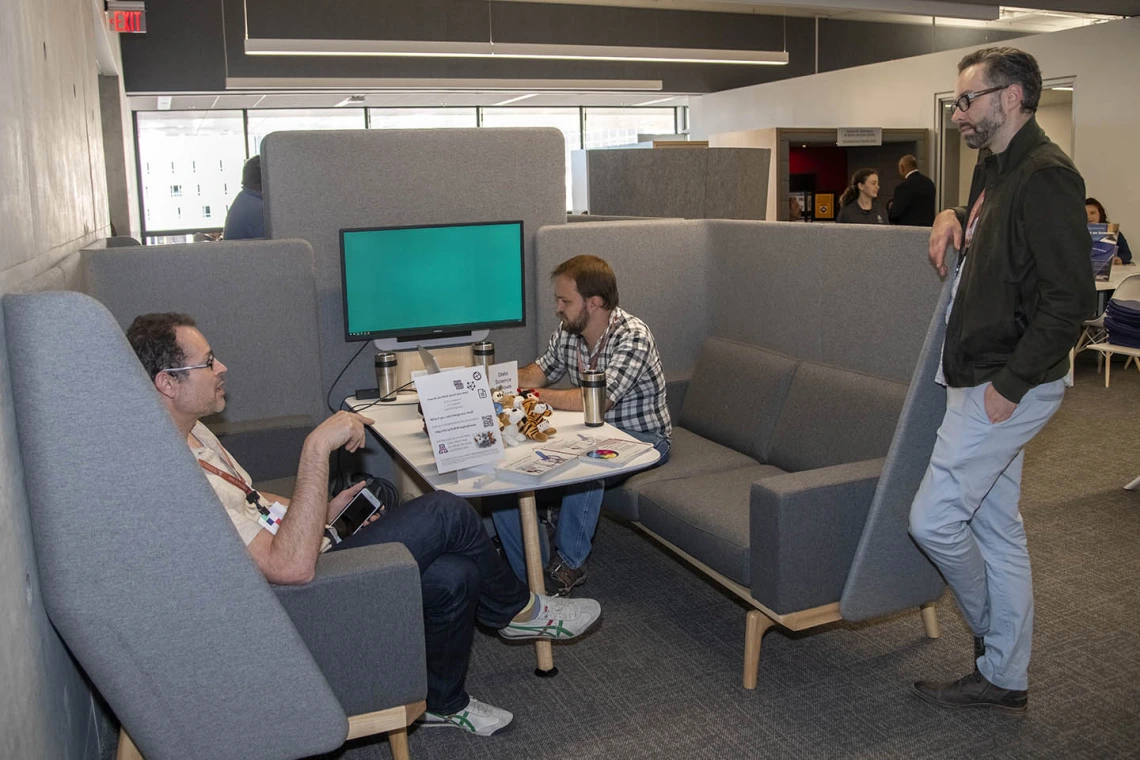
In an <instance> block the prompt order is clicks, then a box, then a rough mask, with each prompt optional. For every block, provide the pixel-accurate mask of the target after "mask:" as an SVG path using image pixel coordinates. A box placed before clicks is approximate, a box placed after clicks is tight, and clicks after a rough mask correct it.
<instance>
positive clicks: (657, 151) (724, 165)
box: [572, 146, 772, 219]
mask: <svg viewBox="0 0 1140 760" xmlns="http://www.w3.org/2000/svg"><path fill="white" fill-rule="evenodd" d="M583 156H584V157H583ZM771 162H772V152H771V151H770V150H768V149H767V148H706V147H696V146H694V147H671V148H653V149H647V148H606V149H600V150H587V151H575V153H574V160H573V161H572V165H573V172H574V177H573V181H574V199H575V200H574V205H575V208H574V211H575V212H577V213H580V212H582V211H589V213H590V214H602V215H607V216H640V217H681V218H684V219H763V218H764V217H765V215H766V213H767V208H768V192H769V188H768V170H769V167H770V166H771ZM580 204H584V206H581V205H580Z"/></svg>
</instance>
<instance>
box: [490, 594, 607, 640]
mask: <svg viewBox="0 0 1140 760" xmlns="http://www.w3.org/2000/svg"><path fill="white" fill-rule="evenodd" d="M535 604H539V605H541V611H540V612H539V614H538V617H536V618H534V619H533V620H527V621H525V622H522V623H508V624H507V627H506V628H501V629H500V630H499V635H500V636H502V637H503V638H504V639H572V638H574V637H575V636H579V635H581V634H583V633H585V632H586V629H587V628H589V627H590V626H592V625H593V624H594V621H596V620H597V619H598V618H599V617H601V614H602V605H600V604H598V603H597V602H596V601H594V600H593V599H564V598H562V597H557V596H543V595H542V594H538V595H537V601H536V602H535Z"/></svg>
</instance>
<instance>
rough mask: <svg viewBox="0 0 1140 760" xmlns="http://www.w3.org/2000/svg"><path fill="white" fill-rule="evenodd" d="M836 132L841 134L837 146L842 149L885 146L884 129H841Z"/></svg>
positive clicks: (836, 142)
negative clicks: (859, 146) (861, 146)
mask: <svg viewBox="0 0 1140 760" xmlns="http://www.w3.org/2000/svg"><path fill="white" fill-rule="evenodd" d="M836 131H837V132H838V133H839V139H837V140H836V141H835V144H836V145H838V146H840V147H851V146H854V145H882V144H883V128H882V127H840V128H839V129H838V130H836Z"/></svg>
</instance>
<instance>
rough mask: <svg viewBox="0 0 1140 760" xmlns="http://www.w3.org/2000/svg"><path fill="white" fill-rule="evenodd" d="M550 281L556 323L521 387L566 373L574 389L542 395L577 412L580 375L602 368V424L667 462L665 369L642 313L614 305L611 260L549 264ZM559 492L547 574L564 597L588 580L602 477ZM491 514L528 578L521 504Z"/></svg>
mask: <svg viewBox="0 0 1140 760" xmlns="http://www.w3.org/2000/svg"><path fill="white" fill-rule="evenodd" d="M550 279H551V282H552V283H553V285H554V303H555V308H556V312H555V313H556V315H557V317H558V319H559V320H560V322H561V323H560V324H559V326H558V329H557V330H555V331H554V334H553V335H552V336H551V338H550V345H549V346H547V349H546V353H544V354H543V355H542V356H540V357H538V359H536V360H535V361H534V362H533V363H531V364H528V365H527V366H525V367H523V368H522V369H520V370H519V385H520V386H522V387H523V388H545V387H546V386H547V385H550V384H552V383H556V382H558V381H559V380H561V379H562V378H563V377H564V376H566V375H569V377H570V384H571V385H573V386H574V388H573V389H559V388H551V389H548V390H544V391H542V393H541V394H540V396H541V398H542V400H543V402H545V403H547V404H550V406H551V407H553V408H554V409H561V410H565V411H571V412H580V411H582V408H583V407H582V393H581V391H580V390H579V388H580V387H581V384H582V373H583V372H585V371H586V370H587V369H599V370H603V371H604V372H605V375H606V414H605V419H606V422H608V423H610V424H612V425H614V426H615V427H617V428H618V429H620V430H621V431H622V432H624V433H628V434H629V435H631V436H632V437H634V438H637V439H639V440H641V441H645V442H646V443H651V444H653V446H654V447H655V448H656V449H657V451H658V452H659V453H660V454H661V459H660V460H658V463H657V466H660V465H662V464H664V463H665V461H666V460H667V459H668V456H669V440H670V435H671V434H672V432H673V429H672V424H671V422H670V420H669V409H668V408H667V407H666V406H665V373H664V371H662V369H661V356H660V355H659V354H658V353H657V343H656V341H654V339H653V333H651V332H650V331H649V327H648V326H647V325H646V324H645V323H644V322H642V321H641V320H640V319H638V318H637V317H635V316H633V315H632V314H630V313H628V312H626V311H625V310H623V309H621V308H620V307H618V289H617V278H616V277H615V276H614V272H613V270H612V269H611V268H610V265H609V264H607V263H606V262H605V261H603V260H602V259H599V258H598V257H597V256H575V257H574V258H572V259H567V260H566V261H564V262H562V263H561V264H559V265H558V266H557V267H556V268H555V269H554V271H553V272H552V273H551V275H550ZM558 492H560V493H561V495H562V508H561V510H560V514H559V517H558V527H557V529H556V530H555V533H554V543H555V550H554V551H553V552H551V554H552V556H551V558H550V563H549V565H548V566H547V568H546V573H547V575H548V577H549V578H550V580H551V582H552V583H553V584H554V587H555V589H556V592H557V593H558V594H561V595H565V594H569V593H570V591H571V590H572V589H574V588H575V587H576V586H579V585H581V584H582V583H584V582H585V580H586V558H587V557H588V556H589V555H590V549H591V545H592V541H593V536H594V531H595V530H596V529H597V527H598V516H599V515H600V514H601V510H602V497H603V496H604V495H605V482H604V481H601V480H595V481H591V482H588V483H578V484H575V485H572V486H566V487H565V488H562V489H559V490H558V491H557V492H556V493H558ZM491 516H492V519H493V520H494V522H495V530H496V531H497V532H498V534H499V540H500V541H501V542H502V544H503V551H504V553H505V554H506V555H507V559H508V561H509V562H510V564H511V567H512V568H514V571H515V574H516V575H518V577H519V578H520V579H524V578H526V560H525V559H524V557H523V545H522V526H521V523H520V520H519V513H518V509H511V508H500V509H495V510H494V511H493V512H492V513H491ZM544 561H545V558H544Z"/></svg>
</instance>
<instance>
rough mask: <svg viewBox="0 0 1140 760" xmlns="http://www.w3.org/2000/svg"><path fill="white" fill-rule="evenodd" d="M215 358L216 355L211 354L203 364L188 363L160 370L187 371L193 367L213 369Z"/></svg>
mask: <svg viewBox="0 0 1140 760" xmlns="http://www.w3.org/2000/svg"><path fill="white" fill-rule="evenodd" d="M214 358H215V357H214V355H213V354H210V358H208V359H206V361H204V362H203V363H201V364H188V365H186V366H185V367H170V368H169V369H160V370H159V372H185V371H188V370H192V369H213V368H214Z"/></svg>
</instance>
